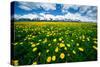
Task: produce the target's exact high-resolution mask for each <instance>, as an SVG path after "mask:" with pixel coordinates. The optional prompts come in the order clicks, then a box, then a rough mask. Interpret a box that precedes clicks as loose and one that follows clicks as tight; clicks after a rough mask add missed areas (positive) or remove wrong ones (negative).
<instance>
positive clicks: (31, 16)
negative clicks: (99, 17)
mask: <svg viewBox="0 0 100 67" xmlns="http://www.w3.org/2000/svg"><path fill="white" fill-rule="evenodd" d="M14 18H16V19H17V20H18V19H22V18H23V19H30V20H32V19H40V20H51V19H52V20H68V19H70V20H73V21H76V20H80V21H83V22H96V19H92V18H91V17H87V16H81V15H80V14H79V13H76V14H71V13H68V14H65V15H56V16H55V15H52V14H44V13H40V14H26V15H17V14H15V15H14Z"/></svg>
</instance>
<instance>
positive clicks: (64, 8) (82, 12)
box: [14, 2, 97, 22]
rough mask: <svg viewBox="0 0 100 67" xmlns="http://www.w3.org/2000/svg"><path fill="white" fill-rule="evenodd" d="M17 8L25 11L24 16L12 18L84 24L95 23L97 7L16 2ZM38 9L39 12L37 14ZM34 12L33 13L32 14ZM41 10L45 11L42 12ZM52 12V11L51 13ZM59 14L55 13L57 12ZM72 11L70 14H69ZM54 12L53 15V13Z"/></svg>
mask: <svg viewBox="0 0 100 67" xmlns="http://www.w3.org/2000/svg"><path fill="white" fill-rule="evenodd" d="M18 3H19V5H18V7H19V8H21V9H23V10H26V12H27V13H26V12H25V14H24V13H23V12H21V13H22V14H21V15H20V14H19V15H17V14H15V15H14V18H16V19H21V18H27V19H30V20H32V19H39V20H67V19H70V20H74V21H75V20H80V21H86V22H92V21H93V22H96V20H97V7H95V6H84V5H68V4H61V5H57V4H53V3H40V2H18ZM59 7H61V8H59ZM38 9H40V11H39V12H38ZM58 9H59V10H58ZM34 10H35V12H34ZM41 10H45V11H44V12H42V11H41ZM51 10H54V11H51ZM55 11H57V12H59V13H57V12H55ZM71 11H72V12H71ZM54 12H55V13H54Z"/></svg>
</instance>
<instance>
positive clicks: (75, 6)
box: [62, 4, 79, 13]
mask: <svg viewBox="0 0 100 67" xmlns="http://www.w3.org/2000/svg"><path fill="white" fill-rule="evenodd" d="M69 8H72V9H74V10H78V9H79V6H77V5H67V4H64V5H63V7H62V12H63V13H68V9H69Z"/></svg>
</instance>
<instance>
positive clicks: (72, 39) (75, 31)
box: [11, 22, 97, 65]
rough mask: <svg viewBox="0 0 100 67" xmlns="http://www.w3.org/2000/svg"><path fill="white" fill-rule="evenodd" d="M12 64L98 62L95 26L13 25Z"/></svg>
mask: <svg viewBox="0 0 100 67" xmlns="http://www.w3.org/2000/svg"><path fill="white" fill-rule="evenodd" d="M14 33H15V35H14V42H13V43H12V45H11V46H13V50H12V51H13V54H12V57H11V64H13V65H31V64H52V63H65V62H66V63H67V62H81V61H93V60H97V25H96V23H76V22H15V24H14Z"/></svg>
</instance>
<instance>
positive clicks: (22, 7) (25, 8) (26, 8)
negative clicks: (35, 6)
mask: <svg viewBox="0 0 100 67" xmlns="http://www.w3.org/2000/svg"><path fill="white" fill-rule="evenodd" d="M19 8H21V9H24V10H29V11H30V10H32V9H31V8H29V7H27V6H24V5H20V6H19Z"/></svg>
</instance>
